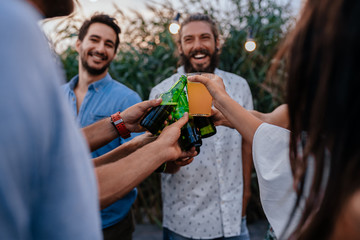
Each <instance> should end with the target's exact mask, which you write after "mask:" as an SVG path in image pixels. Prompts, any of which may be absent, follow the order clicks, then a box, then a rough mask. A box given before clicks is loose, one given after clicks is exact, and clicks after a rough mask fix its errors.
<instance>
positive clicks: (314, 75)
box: [270, 0, 360, 240]
mask: <svg viewBox="0 0 360 240" xmlns="http://www.w3.org/2000/svg"><path fill="white" fill-rule="evenodd" d="M359 56H360V1H358V0H308V1H307V2H306V3H305V6H304V7H303V10H302V14H301V17H300V19H299V21H298V23H297V25H296V27H295V28H294V30H293V31H292V32H291V33H290V35H289V36H288V37H287V39H286V41H285V43H284V45H283V47H282V48H281V49H280V50H279V52H278V54H277V56H276V58H275V59H276V60H277V61H275V63H276V62H277V63H279V62H280V60H283V59H285V60H286V65H287V67H286V68H287V69H286V71H287V91H286V92H287V103H288V105H289V117H290V129H291V137H290V161H291V166H292V171H293V175H294V179H295V184H296V185H295V186H296V188H297V189H296V190H297V193H298V201H297V203H296V206H295V208H296V207H299V203H300V202H301V201H300V199H302V198H303V197H304V196H305V195H306V197H305V198H304V199H306V201H305V209H304V211H303V215H302V218H301V219H300V222H299V224H298V226H297V228H296V230H295V232H294V233H293V234H292V235H291V237H290V238H291V239H306V240H309V239H310V240H311V239H314V240H315V239H316V240H319V239H329V238H330V236H331V233H332V232H331V230H332V229H334V225H335V222H336V220H337V218H338V217H339V214H340V213H341V210H342V207H344V206H345V204H346V201H347V200H348V199H349V198H350V197H351V196H352V195H353V194H354V192H356V191H357V190H359V189H360V124H359V120H358V118H357V116H360V93H359V91H360V66H359V65H358V62H357V60H358V58H359ZM277 67H278V64H275V65H274V66H273V67H272V69H271V70H270V76H271V75H273V74H276V69H277ZM309 159H314V161H313V162H314V163H313V167H314V173H313V175H312V176H313V177H311V176H310V177H308V178H307V177H306V169H307V168H308V166H309ZM311 164H312V163H311ZM309 179H311V182H310V183H307V184H310V188H309V192H307V193H306V194H305V190H304V186H305V182H306V181H305V180H309Z"/></svg>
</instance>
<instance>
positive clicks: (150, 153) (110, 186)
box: [95, 114, 196, 208]
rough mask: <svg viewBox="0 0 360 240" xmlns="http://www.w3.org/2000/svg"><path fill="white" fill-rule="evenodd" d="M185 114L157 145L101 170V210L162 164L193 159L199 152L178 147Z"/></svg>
mask: <svg viewBox="0 0 360 240" xmlns="http://www.w3.org/2000/svg"><path fill="white" fill-rule="evenodd" d="M187 120H188V115H187V114H185V115H184V117H182V118H181V119H180V120H178V121H177V122H175V123H173V124H171V125H170V126H167V127H166V128H165V129H164V130H163V131H162V133H161V134H160V136H159V137H158V138H157V139H156V140H155V141H153V142H151V143H149V144H147V145H145V146H143V147H142V148H140V149H138V150H137V151H135V152H133V153H132V154H130V155H128V156H126V157H124V158H122V159H120V160H118V161H115V162H112V163H109V164H105V165H102V166H100V167H97V168H96V169H95V170H96V173H97V178H98V182H99V195H100V205H101V208H105V207H107V206H109V205H110V204H111V203H113V202H115V201H116V200H118V199H120V198H121V197H122V196H124V195H125V194H126V193H128V192H129V191H130V190H131V189H133V188H134V187H136V186H137V185H138V184H139V183H140V182H141V181H143V180H144V179H145V178H146V177H148V176H149V175H150V174H151V173H152V172H154V171H155V170H156V169H157V168H158V167H159V166H160V165H161V164H162V163H164V162H166V161H175V160H177V159H179V158H184V159H188V158H190V159H192V158H193V157H194V156H195V154H196V152H195V150H194V149H191V150H190V151H188V152H183V151H181V148H180V146H179V144H178V138H179V137H180V129H181V127H182V126H183V125H184V124H185V123H186V122H187Z"/></svg>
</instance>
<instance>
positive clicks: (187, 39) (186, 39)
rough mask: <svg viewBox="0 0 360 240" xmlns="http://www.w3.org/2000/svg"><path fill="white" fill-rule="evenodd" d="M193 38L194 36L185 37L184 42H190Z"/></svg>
mask: <svg viewBox="0 0 360 240" xmlns="http://www.w3.org/2000/svg"><path fill="white" fill-rule="evenodd" d="M192 40H193V38H190V37H186V38H184V42H186V43H189V42H191V41H192Z"/></svg>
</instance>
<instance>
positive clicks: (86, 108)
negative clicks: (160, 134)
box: [63, 14, 141, 239]
mask: <svg viewBox="0 0 360 240" xmlns="http://www.w3.org/2000/svg"><path fill="white" fill-rule="evenodd" d="M119 34H120V28H119V26H118V25H117V24H116V21H115V19H114V18H111V17H109V16H108V15H104V14H96V15H94V16H92V17H91V19H90V20H86V21H85V22H84V23H83V25H82V27H81V28H80V30H79V36H78V40H77V42H76V50H77V52H78V53H79V56H80V61H79V74H78V75H77V76H75V77H74V78H73V79H71V80H70V82H69V83H67V84H66V85H64V86H63V88H64V90H65V94H66V97H67V98H68V100H69V102H70V103H71V107H72V110H73V114H74V117H75V118H76V119H77V121H78V122H79V124H80V126H81V127H86V126H88V125H90V124H92V123H94V122H97V121H99V120H101V119H103V118H106V117H109V116H110V115H112V114H114V113H116V112H119V111H120V112H122V111H124V110H125V109H127V108H128V107H130V106H132V105H134V104H136V103H138V102H140V101H141V98H140V97H139V95H138V94H137V93H136V92H134V91H133V90H131V89H129V88H127V87H126V86H125V85H123V84H121V83H119V82H117V81H115V80H113V79H112V78H111V76H110V74H109V73H108V69H109V65H110V63H111V61H112V60H113V59H114V57H115V55H116V51H117V48H118V45H119V42H120V41H119ZM136 135H138V134H132V137H134V136H136ZM128 139H131V138H128ZM128 139H127V140H128ZM124 142H125V140H124V139H123V138H121V137H118V138H116V139H115V140H113V141H112V142H110V143H109V144H107V145H105V146H103V147H101V148H99V149H96V150H95V151H93V152H92V157H93V158H96V157H99V156H101V155H103V154H105V153H107V152H109V151H111V150H113V149H115V148H116V147H118V146H119V145H121V144H123V143H124ZM136 194H137V192H136V189H135V188H134V189H133V190H132V191H130V192H129V193H128V194H127V195H126V196H124V197H123V198H122V199H120V200H118V201H116V202H114V203H113V204H112V205H110V206H108V207H107V208H104V209H102V211H101V217H102V227H103V233H104V238H105V239H119V238H120V237H121V238H122V239H131V236H132V232H133V230H134V224H133V220H132V216H131V211H130V210H131V205H132V204H133V202H134V201H135V198H136Z"/></svg>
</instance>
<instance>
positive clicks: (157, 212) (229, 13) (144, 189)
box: [50, 0, 293, 225]
mask: <svg viewBox="0 0 360 240" xmlns="http://www.w3.org/2000/svg"><path fill="white" fill-rule="evenodd" d="M221 5H222V6H223V5H227V6H228V7H226V9H225V10H224V9H223V8H219V7H218V6H221ZM179 6H180V7H179ZM114 8H115V9H116V12H115V13H114V17H116V18H117V19H118V21H119V23H120V26H121V28H122V34H121V45H120V50H119V52H118V54H117V56H116V59H115V60H114V61H113V62H112V64H111V66H110V74H111V75H112V77H113V78H114V79H116V80H118V81H120V82H121V83H123V84H125V85H127V86H128V87H130V88H132V89H134V90H135V91H136V92H138V93H139V95H140V96H141V97H142V99H143V100H146V99H148V96H149V92H150V90H151V88H152V87H153V86H155V85H156V84H158V83H159V82H161V81H162V80H164V79H165V78H167V77H169V76H171V75H172V74H173V73H174V72H175V71H176V68H177V61H178V55H177V52H176V51H177V45H176V36H172V35H171V34H170V33H169V31H168V26H169V24H170V22H171V20H172V19H173V18H174V16H175V15H176V13H177V12H179V13H181V18H180V21H181V19H184V18H185V17H186V15H187V14H189V13H194V12H203V13H207V14H209V15H211V16H212V17H213V18H214V19H215V20H216V21H217V22H218V24H219V29H220V33H221V42H222V45H223V46H222V50H221V55H220V64H219V68H220V69H222V70H225V71H229V72H233V73H236V74H238V75H240V76H242V77H244V78H245V79H246V80H247V81H248V83H249V85H250V88H251V91H252V94H253V100H254V108H255V109H256V110H259V111H261V112H270V111H271V110H273V109H274V108H275V107H276V106H278V105H279V104H280V103H282V102H283V99H284V95H283V87H284V84H283V81H281V79H280V81H278V82H276V83H271V82H269V81H265V79H266V73H267V70H268V68H269V66H270V64H271V59H272V57H273V56H274V54H275V52H276V50H277V46H278V44H279V43H280V42H281V39H282V38H283V37H284V35H285V34H286V32H287V30H288V28H289V27H290V26H291V24H292V23H293V19H292V17H291V14H290V9H289V5H279V4H277V3H275V1H274V0H243V1H241V0H227V1H224V0H223V1H220V0H217V1H214V0H212V1H211V0H196V1H195V0H179V2H178V5H177V7H176V9H175V7H174V6H173V4H172V3H171V2H170V1H168V0H166V1H160V0H158V1H148V3H147V8H148V9H149V10H150V11H151V12H152V13H153V17H152V18H151V19H148V18H145V17H144V16H143V14H142V13H140V12H137V11H131V12H127V13H124V12H123V11H122V10H121V9H120V8H119V7H118V6H116V5H114ZM194 9H196V11H194ZM82 21H83V19H82V17H81V16H80V17H79V16H77V17H75V16H71V17H69V18H67V19H65V20H63V21H61V22H60V23H58V24H57V26H56V34H55V35H53V36H50V39H51V40H52V42H53V45H54V46H55V49H56V51H57V52H58V54H59V55H60V58H61V61H62V63H63V65H64V68H65V70H66V75H67V79H68V80H70V79H71V78H72V77H73V76H75V75H76V74H77V71H78V59H77V53H76V51H75V50H74V44H72V45H70V46H69V47H67V48H66V49H62V50H58V49H61V48H60V47H59V46H60V45H61V44H63V43H64V41H65V42H66V41H67V42H73V43H74V41H75V40H76V37H77V32H78V28H79V26H80V25H81V22H82ZM248 37H252V38H253V39H254V40H255V41H256V43H257V49H256V50H255V51H254V52H251V53H249V52H246V51H245V50H244V43H245V41H246V39H247V38H248ZM280 75H281V73H280ZM119 174H120V173H119ZM255 174H256V173H255V172H254V174H253V175H254V176H253V180H252V191H253V195H252V199H251V201H250V204H249V207H248V210H247V215H248V221H250V222H251V221H252V220H255V219H257V218H261V217H263V214H262V210H261V206H260V203H259V196H258V187H257V181H256V175H255ZM138 190H139V196H138V199H137V201H136V203H135V205H134V208H135V214H136V220H137V222H142V221H150V222H151V223H157V224H159V225H161V216H162V212H161V193H160V180H159V175H155V174H154V175H152V176H150V177H149V178H148V179H146V180H145V181H144V182H143V183H142V184H141V185H140V186H139V188H138Z"/></svg>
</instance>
